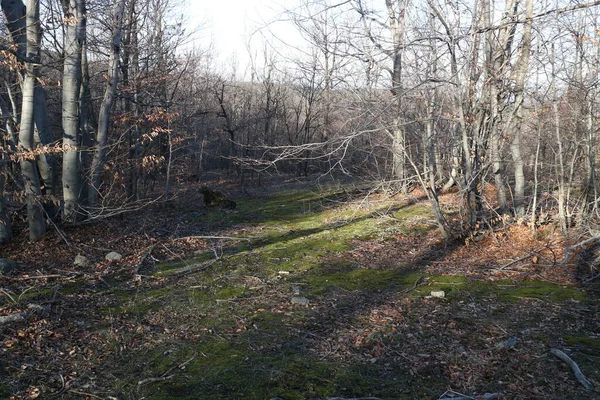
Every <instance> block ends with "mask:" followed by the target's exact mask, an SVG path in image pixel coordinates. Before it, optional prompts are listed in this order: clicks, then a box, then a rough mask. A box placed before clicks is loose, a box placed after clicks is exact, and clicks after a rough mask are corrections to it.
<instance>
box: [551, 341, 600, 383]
mask: <svg viewBox="0 0 600 400" xmlns="http://www.w3.org/2000/svg"><path fill="white" fill-rule="evenodd" d="M550 352H551V353H552V354H554V355H555V356H556V357H558V358H560V359H561V360H563V361H564V362H565V363H567V364H568V365H569V367H571V369H572V370H573V374H575V377H576V378H577V380H578V381H579V383H581V384H582V385H583V387H585V388H586V389H587V390H593V389H594V385H592V384H591V383H590V381H588V380H587V379H586V378H585V375H583V373H582V372H581V370H580V369H579V366H578V365H577V363H575V361H573V360H572V359H571V357H569V356H568V355H566V354H565V353H563V352H562V351H560V350H558V349H550Z"/></svg>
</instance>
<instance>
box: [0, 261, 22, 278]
mask: <svg viewBox="0 0 600 400" xmlns="http://www.w3.org/2000/svg"><path fill="white" fill-rule="evenodd" d="M17 268H19V263H18V262H16V261H15V260H11V259H10V258H0V276H2V275H7V274H10V273H11V272H12V271H14V270H15V269H17Z"/></svg>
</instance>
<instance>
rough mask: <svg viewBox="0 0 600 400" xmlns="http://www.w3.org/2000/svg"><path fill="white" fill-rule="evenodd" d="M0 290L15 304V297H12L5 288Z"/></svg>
mask: <svg viewBox="0 0 600 400" xmlns="http://www.w3.org/2000/svg"><path fill="white" fill-rule="evenodd" d="M0 292H2V293H4V294H5V295H6V296H7V297H8V298H9V299H10V300H11V301H12V302H13V304H17V302H16V301H15V299H13V297H12V296H11V295H10V293H8V292H7V291H6V290H5V289H0Z"/></svg>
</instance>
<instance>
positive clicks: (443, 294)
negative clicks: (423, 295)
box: [431, 290, 446, 299]
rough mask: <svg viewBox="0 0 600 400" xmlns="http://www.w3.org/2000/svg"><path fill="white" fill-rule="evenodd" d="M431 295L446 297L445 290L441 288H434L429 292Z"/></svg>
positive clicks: (439, 297) (440, 297)
mask: <svg viewBox="0 0 600 400" xmlns="http://www.w3.org/2000/svg"><path fill="white" fill-rule="evenodd" d="M431 297H437V298H438V299H443V298H444V297H446V292H444V291H443V290H434V291H432V292H431Z"/></svg>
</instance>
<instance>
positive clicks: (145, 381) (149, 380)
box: [138, 375, 175, 386]
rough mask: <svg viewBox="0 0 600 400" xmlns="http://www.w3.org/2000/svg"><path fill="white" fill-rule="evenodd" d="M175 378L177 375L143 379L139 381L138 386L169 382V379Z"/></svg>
mask: <svg viewBox="0 0 600 400" xmlns="http://www.w3.org/2000/svg"><path fill="white" fill-rule="evenodd" d="M174 377H175V375H168V376H159V377H157V378H146V379H142V380H141V381H139V382H138V386H141V385H145V384H146V383H150V382H162V381H168V380H169V379H173V378H174Z"/></svg>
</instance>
